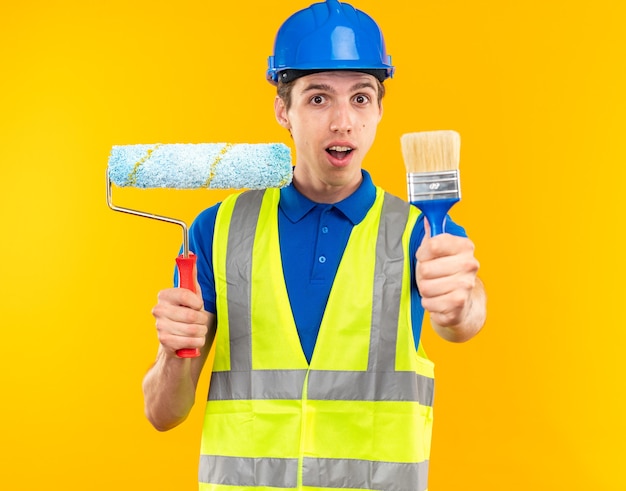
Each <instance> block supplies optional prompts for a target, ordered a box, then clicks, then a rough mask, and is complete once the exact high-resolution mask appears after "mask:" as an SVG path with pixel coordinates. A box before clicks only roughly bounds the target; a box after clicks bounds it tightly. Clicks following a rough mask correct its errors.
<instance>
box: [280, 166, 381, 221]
mask: <svg viewBox="0 0 626 491" xmlns="http://www.w3.org/2000/svg"><path fill="white" fill-rule="evenodd" d="M361 174H362V175H363V180H362V181H361V184H360V185H359V187H358V188H357V190H356V191H355V192H354V193H352V194H351V195H350V196H348V197H347V198H345V199H344V200H342V201H340V202H339V203H335V204H334V205H330V206H334V207H335V208H337V209H338V210H339V211H341V213H343V214H344V215H345V216H346V218H347V219H348V220H350V221H351V222H352V224H353V225H356V224H358V223H360V222H361V221H362V220H363V219H364V218H365V215H367V212H368V211H369V209H370V208H371V207H372V205H373V204H374V201H375V199H376V186H374V183H373V182H372V178H371V176H370V175H369V173H368V172H367V171H366V170H363V169H361ZM279 206H280V208H281V210H282V211H283V213H284V214H285V215H286V216H287V218H289V220H291V221H292V222H293V223H295V222H298V221H300V220H301V219H302V218H304V216H305V215H306V214H307V213H309V212H310V211H311V210H312V209H313V208H314V207H315V206H329V205H322V204H320V203H316V202H315V201H311V200H310V199H309V198H307V197H306V196H304V195H302V194H300V192H299V191H298V190H297V189H296V187H295V186H294V185H293V184H290V185H289V186H287V187H284V188H282V189H281V190H280V203H279Z"/></svg>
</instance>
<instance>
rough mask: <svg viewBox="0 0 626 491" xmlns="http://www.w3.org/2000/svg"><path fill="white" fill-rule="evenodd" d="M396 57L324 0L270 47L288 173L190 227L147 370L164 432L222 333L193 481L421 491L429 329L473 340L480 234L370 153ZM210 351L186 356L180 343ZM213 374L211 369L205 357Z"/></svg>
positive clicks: (149, 400)
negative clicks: (389, 186)
mask: <svg viewBox="0 0 626 491" xmlns="http://www.w3.org/2000/svg"><path fill="white" fill-rule="evenodd" d="M392 73H393V67H392V66H391V64H390V59H389V57H388V56H387V55H386V52H385V47H384V43H383V41H382V35H381V34H380V31H379V29H378V26H377V25H376V24H375V22H374V21H373V20H372V19H371V18H370V17H368V16H367V15H366V14H364V13H363V12H360V11H358V10H355V9H354V8H353V7H351V6H350V5H347V4H340V3H339V2H337V1H332V0H329V1H327V2H326V3H318V4H314V5H311V6H310V7H309V8H308V9H304V10H302V11H300V12H297V13H296V14H294V15H293V16H291V17H290V18H289V19H288V20H287V21H286V22H285V23H284V24H283V26H282V27H281V30H280V31H279V33H278V35H277V38H276V45H275V55H274V56H273V57H270V63H269V69H268V79H269V80H270V81H271V82H272V83H276V84H277V85H278V95H277V97H276V99H275V113H276V118H277V121H278V123H279V124H280V125H282V126H283V127H284V128H286V129H287V130H288V131H289V132H290V134H291V136H292V138H293V143H294V146H295V151H296V165H295V169H294V177H293V184H292V185H290V186H289V187H287V188H284V189H282V190H268V191H264V192H263V191H252V192H246V193H241V194H236V195H233V196H231V197H229V198H227V199H226V200H225V201H224V202H223V203H221V204H219V205H217V206H215V207H212V208H210V209H208V210H206V211H205V212H203V213H202V214H201V215H200V216H199V217H198V218H197V219H196V221H195V222H194V224H193V226H192V227H191V248H192V250H193V251H194V252H195V254H196V255H197V259H198V263H197V264H198V265H197V280H198V281H197V293H192V292H191V291H188V290H184V289H177V288H172V289H167V290H163V291H162V292H160V294H159V299H158V303H157V305H156V306H155V307H154V310H153V314H154V316H155V318H156V320H157V323H156V325H157V331H158V337H159V341H160V346H159V351H158V354H157V359H156V362H155V364H154V365H153V367H152V368H151V369H150V370H149V372H148V373H147V374H146V377H145V380H144V395H145V403H146V414H147V417H148V418H149V420H150V421H151V422H152V424H153V425H154V426H155V427H156V428H157V429H159V430H167V429H170V428H172V427H174V426H176V425H178V424H180V423H181V422H182V421H184V420H185V418H186V417H187V415H188V413H189V411H190V410H191V407H192V406H193V404H194V399H195V391H196V385H197V381H198V378H199V376H200V372H201V370H202V368H203V365H204V363H205V360H206V359H207V356H208V353H209V350H210V348H211V346H212V344H213V342H215V350H216V354H215V362H214V366H213V367H212V378H211V384H210V390H209V396H208V402H207V407H206V417H205V425H204V430H203V437H202V448H201V457H200V473H199V481H200V489H201V490H216V491H218V490H232V489H246V490H248V489H250V490H252V489H258V490H268V489H275V488H281V489H282V488H286V489H319V490H321V489H338V488H339V489H340V488H352V489H362V490H365V489H372V490H374V489H376V490H401V491H405V490H406V491H416V490H417V491H423V490H425V489H426V488H427V475H428V458H429V451H430V434H431V428H432V412H431V411H432V402H433V401H432V399H433V377H434V375H433V365H432V363H431V362H430V361H429V360H428V359H427V358H426V355H425V353H424V350H423V349H422V346H421V344H420V342H419V338H420V331H421V323H422V318H423V312H424V310H427V311H428V312H429V314H430V319H431V322H432V324H433V327H434V328H435V329H436V331H437V332H438V333H439V334H440V335H441V336H442V337H443V338H445V339H447V340H450V341H466V340H468V339H470V338H471V337H473V336H474V335H475V334H476V333H477V332H478V331H479V330H480V328H481V327H482V325H483V322H484V319H485V295H484V291H483V288H482V283H481V282H480V280H479V279H478V278H477V276H476V275H477V271H478V262H477V260H476V259H475V257H474V252H473V251H474V246H473V244H472V242H471V241H470V240H469V239H468V238H466V237H465V234H464V232H463V230H462V229H461V228H460V227H458V226H456V225H455V224H454V223H453V222H451V221H450V220H448V224H447V229H446V230H447V232H448V233H445V234H442V235H437V236H435V237H430V236H429V227H428V224H427V223H425V222H424V220H423V219H422V217H421V216H419V212H418V211H417V210H416V209H415V208H414V207H412V206H410V205H408V204H407V203H406V202H404V201H402V200H400V199H398V198H395V197H393V196H390V195H389V194H387V193H385V192H384V191H383V190H382V189H380V188H378V187H376V186H375V185H374V184H373V183H372V181H371V178H370V176H369V174H368V173H367V172H366V171H364V170H363V168H362V164H363V162H364V159H365V157H366V155H367V152H368V150H369V149H370V147H371V145H372V143H373V142H374V139H375V135H376V129H377V126H378V123H379V121H380V119H381V117H382V114H383V109H382V102H381V100H382V96H383V94H384V87H383V85H382V82H383V81H384V80H385V79H386V78H388V77H389V76H391V74H392ZM195 347H197V348H199V349H200V350H201V356H200V357H199V358H195V359H182V358H178V357H177V356H176V350H178V349H180V348H195ZM209 369H211V368H209Z"/></svg>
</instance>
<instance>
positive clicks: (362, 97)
mask: <svg viewBox="0 0 626 491" xmlns="http://www.w3.org/2000/svg"><path fill="white" fill-rule="evenodd" d="M369 100H370V99H369V97H367V96H366V95H363V94H360V95H357V96H356V97H355V98H354V101H355V102H356V103H357V104H366V103H368V102H369Z"/></svg>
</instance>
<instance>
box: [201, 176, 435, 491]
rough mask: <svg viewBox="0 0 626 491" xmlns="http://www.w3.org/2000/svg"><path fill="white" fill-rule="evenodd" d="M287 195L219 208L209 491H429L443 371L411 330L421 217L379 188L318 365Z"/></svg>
mask: <svg viewBox="0 0 626 491" xmlns="http://www.w3.org/2000/svg"><path fill="white" fill-rule="evenodd" d="M279 198H280V191H279V190H277V189H271V190H267V191H247V192H244V193H240V194H236V195H233V196H231V197H229V198H227V199H226V200H225V201H224V202H223V203H222V204H221V205H220V208H219V211H218V215H217V219H216V225H215V235H214V247H213V251H214V252H213V266H214V274H215V288H216V294H217V317H218V330H217V336H216V341H215V342H216V347H215V348H216V354H215V363H214V367H213V373H212V377H211V383H210V389H209V397H208V401H207V406H206V416H205V422H204V429H203V435H202V445H201V456H200V470H199V481H200V488H199V489H200V490H201V491H208V490H211V491H233V490H242V491H285V489H297V490H326V491H328V490H333V489H335V490H338V489H345V488H349V489H353V490H384V491H426V489H427V479H428V459H429V453H430V442H431V431H432V404H433V390H434V374H433V364H432V362H431V361H430V360H428V358H427V357H426V355H425V353H424V351H423V349H422V346H421V344H420V345H419V349H418V350H417V352H416V350H415V343H414V340H413V332H412V328H411V306H410V290H411V286H410V258H409V254H408V251H409V239H410V235H411V231H412V229H413V226H414V224H415V222H416V220H417V215H418V212H417V211H416V210H415V209H414V208H413V207H410V206H409V205H408V204H407V203H406V202H404V201H402V200H400V199H398V198H395V197H393V196H391V195H390V194H388V193H385V192H384V191H382V189H380V188H377V190H376V200H375V202H374V205H373V206H372V208H371V209H370V210H369V212H368V213H367V216H366V217H365V219H364V220H363V221H362V222H361V223H359V224H357V225H356V226H354V228H353V230H352V233H351V235H350V238H349V240H348V244H347V246H346V249H345V252H344V254H343V256H342V259H341V263H340V265H339V268H338V270H337V275H336V277H335V280H334V283H333V285H332V289H331V292H330V296H329V298H328V303H327V307H326V310H325V313H324V317H323V319H322V323H321V326H320V330H319V335H318V338H317V343H316V345H315V350H314V352H313V357H312V359H311V363H310V365H309V364H308V363H307V360H306V358H305V356H304V353H303V351H302V347H301V344H300V340H299V337H298V334H297V330H296V325H295V321H294V318H293V314H292V312H291V308H290V304H289V298H288V296H287V288H286V286H285V280H284V275H283V269H282V261H281V256H280V246H279V239H278V201H279Z"/></svg>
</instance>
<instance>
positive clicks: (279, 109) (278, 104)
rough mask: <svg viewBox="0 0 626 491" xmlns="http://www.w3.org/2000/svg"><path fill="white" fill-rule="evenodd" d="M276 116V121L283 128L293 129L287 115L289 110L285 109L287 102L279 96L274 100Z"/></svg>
mask: <svg viewBox="0 0 626 491" xmlns="http://www.w3.org/2000/svg"><path fill="white" fill-rule="evenodd" d="M274 114H275V115H276V121H278V124H280V125H281V126H282V127H283V128H286V129H288V130H290V129H291V123H290V122H289V116H288V115H287V108H286V107H285V101H283V100H282V99H281V98H280V97H279V96H276V99H274Z"/></svg>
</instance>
